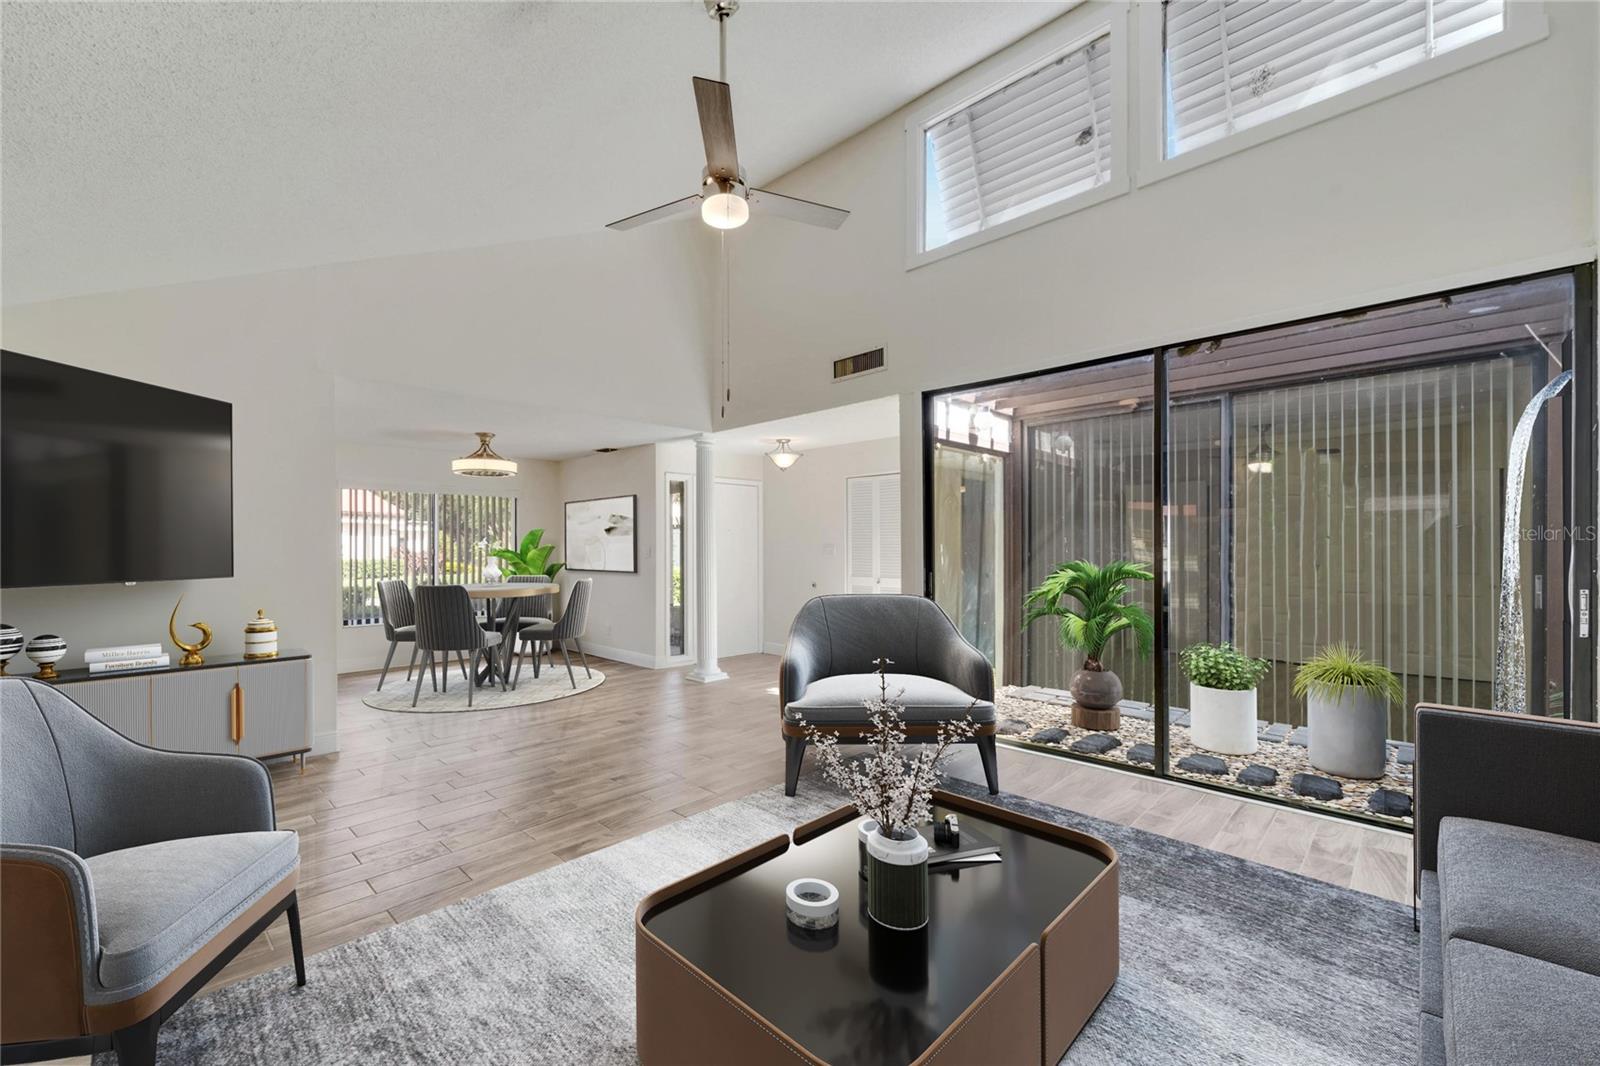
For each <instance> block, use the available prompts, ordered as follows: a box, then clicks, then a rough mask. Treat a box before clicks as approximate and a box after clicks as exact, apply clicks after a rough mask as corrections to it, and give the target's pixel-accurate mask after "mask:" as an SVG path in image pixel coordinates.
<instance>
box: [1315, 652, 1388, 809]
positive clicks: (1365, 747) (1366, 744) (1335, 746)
mask: <svg viewBox="0 0 1600 1066" xmlns="http://www.w3.org/2000/svg"><path fill="white" fill-rule="evenodd" d="M1294 694H1295V695H1296V696H1297V697H1303V698H1304V699H1305V701H1306V725H1307V727H1308V728H1309V729H1310V731H1311V740H1310V742H1309V744H1307V746H1306V757H1307V758H1309V759H1310V760H1311V765H1312V766H1315V767H1316V768H1317V769H1319V770H1321V771H1323V772H1324V773H1329V774H1334V775H1336V776H1338V777H1354V778H1365V779H1371V778H1377V777H1382V776H1383V771H1384V768H1385V766H1386V765H1387V763H1388V761H1389V750H1388V744H1387V740H1388V735H1389V708H1390V707H1391V706H1394V707H1398V706H1401V705H1402V704H1404V703H1405V689H1404V687H1402V686H1401V684H1400V679H1399V678H1398V677H1396V676H1395V675H1394V672H1393V671H1392V670H1390V669H1389V668H1388V667H1386V666H1384V665H1383V664H1382V663H1377V662H1374V661H1372V660H1371V659H1368V658H1367V657H1366V656H1365V655H1363V654H1362V653H1361V652H1360V651H1358V650H1356V649H1354V648H1351V647H1349V646H1348V645H1344V644H1331V645H1329V646H1327V647H1325V648H1323V649H1322V650H1321V651H1320V652H1318V653H1317V654H1316V655H1315V656H1314V657H1313V658H1311V659H1309V660H1307V661H1306V662H1305V663H1303V664H1301V666H1300V669H1298V670H1296V671H1295V675H1294Z"/></svg>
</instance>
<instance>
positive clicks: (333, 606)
mask: <svg viewBox="0 0 1600 1066" xmlns="http://www.w3.org/2000/svg"><path fill="white" fill-rule="evenodd" d="M306 297H307V293H306V292H305V291H304V289H303V288H302V287H301V286H300V285H299V284H298V283H297V282H296V280H295V279H293V278H290V277H288V276H278V277H276V278H274V279H270V280H260V281H255V282H234V281H222V282H210V283H204V284H198V285H183V286H174V287H171V288H163V289H151V290H145V291H141V292H135V293H119V294H111V295H104V296H88V297H80V298H75V299H70V300H59V301H52V302H49V303H43V304H33V305H28V306H24V307H14V308H8V309H7V310H6V312H5V316H4V323H3V334H4V344H5V346H6V347H7V348H10V349H14V350H17V351H22V352H26V353H28V354H30V355H36V356H40V357H41V358H45V359H52V360H56V361H58V362H64V363H72V364H75V365H78V366H84V367H88V368H90V369H93V370H100V371H104V372H106V373H111V374H119V375H122V376H124V377H131V378H136V379H138V380H141V381H147V382H151V383H153V384H157V385H164V386H167V387H169V388H175V389H182V390H184V391H187V392H194V393H199V394H201V395H205V396H212V397H215V398H217V399H221V400H227V401H228V402H230V403H232V404H233V476H234V483H233V501H234V515H233V528H234V576H233V577H232V578H227V579H214V580H206V581H159V582H145V583H141V584H139V585H136V586H134V587H131V588H130V587H124V586H121V585H93V586H79V587H71V588H45V589H12V590H8V591H6V592H5V593H4V594H3V604H0V611H3V616H4V618H5V619H6V621H8V622H10V623H11V624H12V625H15V626H17V627H18V628H20V629H21V630H22V631H23V632H24V633H28V634H37V633H41V632H54V633H58V634H60V635H61V636H63V637H64V638H66V640H67V641H68V642H69V644H70V646H71V650H70V651H69V653H68V656H67V658H66V660H65V664H66V665H68V666H75V665H80V664H81V660H82V652H83V649H84V648H86V647H91V646H95V645H107V644H120V643H125V642H131V641H140V642H143V641H156V640H160V641H161V642H162V643H164V644H167V645H168V651H169V652H170V651H172V648H171V646H170V643H169V638H168V636H167V618H168V616H169V615H170V614H171V612H172V607H173V604H174V603H175V602H176V601H177V599H178V597H179V595H180V594H181V595H182V596H183V597H184V601H183V610H182V612H181V614H180V618H179V622H180V624H181V623H182V622H184V621H188V620H195V619H199V620H204V621H206V622H209V623H210V624H211V625H212V627H213V628H214V630H215V632H216V638H215V641H214V643H213V645H212V648H213V650H214V651H216V652H238V651H240V650H241V649H242V647H243V643H244V638H243V634H244V624H245V620H246V619H247V618H248V617H250V616H252V615H254V614H255V611H256V609H257V608H263V609H265V610H266V612H267V614H268V615H270V616H271V617H272V618H273V619H275V620H276V621H277V623H278V626H279V629H280V633H281V641H282V645H283V646H284V647H286V648H304V649H306V650H309V651H310V652H311V653H312V655H313V656H314V660H313V667H312V677H313V693H314V704H315V705H314V708H313V723H314V724H313V731H314V734H315V743H316V747H315V750H316V751H317V752H319V753H320V752H324V751H328V750H332V749H334V748H336V747H337V744H338V734H337V728H336V719H335V713H336V712H335V706H334V694H335V665H334V664H335V631H336V629H337V615H338V609H339V589H338V583H337V581H336V580H334V574H335V573H336V567H337V560H338V541H339V518H338V509H337V507H336V506H335V500H336V493H335V488H336V485H335V475H334V467H333V464H332V463H331V462H330V461H329V458H328V457H329V456H330V455H332V454H333V450H334V443H333V376H332V374H331V373H329V372H328V370H327V369H326V367H325V365H323V363H322V361H321V359H320V350H319V348H318V347H317V345H316V344H315V341H314V338H315V337H316V336H317V334H318V332H319V328H320V323H319V322H318V321H317V320H316V318H315V315H314V314H309V315H308V314H307V301H306ZM187 632H188V634H189V635H190V636H192V635H193V631H192V630H191V631H187ZM186 639H187V638H186Z"/></svg>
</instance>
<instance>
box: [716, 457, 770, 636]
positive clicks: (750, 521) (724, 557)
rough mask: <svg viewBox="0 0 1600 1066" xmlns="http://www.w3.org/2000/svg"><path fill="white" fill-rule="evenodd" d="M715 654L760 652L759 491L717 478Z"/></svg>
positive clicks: (753, 486) (745, 484)
mask: <svg viewBox="0 0 1600 1066" xmlns="http://www.w3.org/2000/svg"><path fill="white" fill-rule="evenodd" d="M716 510H717V543H716V548H717V655H718V656H719V657H722V656H730V655H749V654H751V653H752V652H758V651H760V650H761V490H760V488H759V487H758V486H756V485H751V484H747V483H744V482H738V481H718V482H717V497H716Z"/></svg>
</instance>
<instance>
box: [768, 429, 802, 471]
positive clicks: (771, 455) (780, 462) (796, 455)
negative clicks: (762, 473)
mask: <svg viewBox="0 0 1600 1066" xmlns="http://www.w3.org/2000/svg"><path fill="white" fill-rule="evenodd" d="M789 439H790V438H788V437H779V438H778V446H777V447H776V448H774V449H772V451H770V452H768V453H767V458H768V459H771V460H772V465H773V466H775V467H777V468H778V469H779V470H787V469H789V468H790V467H791V466H793V465H794V464H796V463H798V462H799V461H800V456H801V454H802V453H800V452H797V451H795V450H793V449H792V448H790V447H789Z"/></svg>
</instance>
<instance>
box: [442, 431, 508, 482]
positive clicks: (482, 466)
mask: <svg viewBox="0 0 1600 1066" xmlns="http://www.w3.org/2000/svg"><path fill="white" fill-rule="evenodd" d="M492 440H494V434H493V433H479V434H478V450H477V451H475V452H473V453H472V454H471V455H463V456H462V457H461V458H459V459H452V460H450V472H451V473H453V474H464V475H466V476H467V477H511V476H512V475H513V474H515V473H516V472H517V464H516V463H515V462H513V461H512V460H510V459H506V458H504V457H503V456H500V455H498V454H496V453H495V450H494V449H493V448H491V447H489V442H490V441H492Z"/></svg>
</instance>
